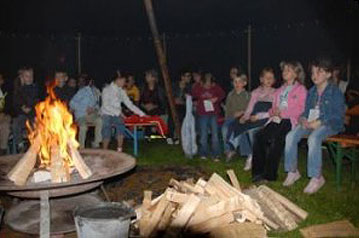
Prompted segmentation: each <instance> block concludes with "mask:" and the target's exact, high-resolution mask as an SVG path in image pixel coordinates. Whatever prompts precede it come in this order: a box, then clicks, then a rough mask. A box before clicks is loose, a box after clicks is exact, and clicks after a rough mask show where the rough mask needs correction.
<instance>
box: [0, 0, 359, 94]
mask: <svg viewBox="0 0 359 238" xmlns="http://www.w3.org/2000/svg"><path fill="white" fill-rule="evenodd" d="M153 4H154V10H155V14H156V17H157V21H158V28H159V30H160V32H165V33H166V45H167V57H168V64H169V69H170V73H171V76H172V80H176V79H178V74H179V72H180V71H181V70H182V69H197V68H200V69H202V70H208V71H211V72H213V73H214V74H215V76H216V78H217V81H218V82H219V83H220V84H222V85H223V86H226V85H227V84H228V83H229V82H228V70H229V68H230V66H232V65H241V66H242V67H243V69H244V70H245V71H246V69H247V27H248V25H249V24H251V26H252V29H253V34H252V74H251V75H252V79H253V81H252V86H253V87H255V86H257V85H258V74H259V71H260V70H261V69H262V68H263V67H264V66H272V67H274V68H275V69H276V71H277V73H279V62H280V61H281V60H290V59H295V60H299V61H301V62H302V63H303V65H304V66H305V67H306V66H307V65H308V62H309V61H310V60H312V59H314V58H316V57H317V56H319V55H329V56H331V57H332V58H333V59H334V60H335V61H336V62H338V63H339V64H343V65H345V64H346V62H347V60H348V58H351V60H352V65H353V67H354V68H357V64H358V42H359V41H358V40H359V39H358V36H357V31H358V12H359V10H358V1H355V0H336V1H334V0H325V1H324V0H323V1H322V0H270V1H269V0H251V1H243V0H153ZM79 32H81V44H82V47H81V52H82V54H81V55H82V57H81V58H82V72H86V73H88V74H89V75H90V76H92V77H93V78H95V80H96V83H97V84H98V86H102V85H103V84H104V83H105V82H106V81H108V79H109V77H110V76H111V74H113V72H114V71H115V70H116V69H120V70H121V71H125V72H132V73H134V74H135V75H136V76H137V80H138V81H139V84H141V82H142V81H143V72H144V71H145V70H147V69H150V68H156V69H158V64H157V58H156V54H155V51H154V47H153V43H152V38H151V34H150V31H149V26H148V21H147V16H146V12H145V8H144V5H143V1H142V0H127V1H124V0H106V1H100V0H76V1H65V0H61V1H60V0H48V1H37V0H32V1H20V0H13V1H8V0H2V1H1V3H0V72H1V73H3V74H4V75H5V77H6V78H7V79H8V80H7V84H8V85H9V86H11V84H12V80H13V78H14V77H15V76H16V72H17V70H18V69H19V68H20V67H21V66H24V65H30V66H33V67H34V69H35V78H36V80H37V82H38V83H39V84H42V83H43V82H44V80H45V78H49V77H51V75H52V73H53V71H54V69H55V68H65V69H66V70H67V71H68V73H69V74H70V75H74V76H75V75H76V74H77V73H78V72H77V63H76V62H77V53H76V47H77V41H76V37H77V35H78V33H79ZM277 77H280V75H279V74H277Z"/></svg>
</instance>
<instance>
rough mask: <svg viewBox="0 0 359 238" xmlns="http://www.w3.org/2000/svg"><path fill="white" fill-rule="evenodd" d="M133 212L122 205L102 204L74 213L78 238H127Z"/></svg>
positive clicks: (81, 208)
mask: <svg viewBox="0 0 359 238" xmlns="http://www.w3.org/2000/svg"><path fill="white" fill-rule="evenodd" d="M134 214H135V213H134V210H133V209H132V208H130V207H128V206H127V205H125V204H123V203H102V204H100V205H98V206H94V207H80V208H77V209H76V210H75V211H74V217H75V224H76V232H77V236H78V238H99V237H103V238H105V237H106V238H127V237H128V231H129V227H130V221H131V220H130V218H131V217H132V216H134Z"/></svg>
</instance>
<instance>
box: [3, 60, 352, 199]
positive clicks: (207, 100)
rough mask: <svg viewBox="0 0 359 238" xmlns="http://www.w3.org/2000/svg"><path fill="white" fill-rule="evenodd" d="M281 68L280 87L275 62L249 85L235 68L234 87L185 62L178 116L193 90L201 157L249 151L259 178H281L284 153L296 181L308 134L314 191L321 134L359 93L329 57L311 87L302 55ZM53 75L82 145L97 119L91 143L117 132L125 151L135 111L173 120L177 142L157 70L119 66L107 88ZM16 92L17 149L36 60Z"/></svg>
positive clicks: (30, 103) (35, 95)
mask: <svg viewBox="0 0 359 238" xmlns="http://www.w3.org/2000/svg"><path fill="white" fill-rule="evenodd" d="M280 69H281V72H282V74H281V77H280V78H281V79H282V80H281V83H280V84H281V85H280V86H279V87H277V88H276V87H275V86H274V85H275V84H278V83H279V80H277V78H276V77H275V71H274V69H273V68H271V67H265V68H263V69H262V71H261V72H260V78H259V81H260V85H259V87H257V88H256V89H254V90H253V91H252V92H249V91H247V90H246V88H247V84H248V78H247V76H246V75H245V74H244V73H243V72H241V69H240V67H232V68H231V69H230V73H229V75H230V80H231V81H228V82H227V84H228V85H232V86H233V88H231V89H230V90H227V92H226V91H225V90H224V89H222V87H221V86H220V84H219V82H217V81H216V79H215V77H214V75H213V74H212V73H210V72H202V71H200V70H197V71H195V72H191V71H188V70H184V71H182V72H181V73H180V77H179V79H178V80H175V82H174V83H173V94H174V101H175V107H176V112H177V116H178V118H179V120H180V122H182V121H183V120H184V117H185V114H186V95H191V96H192V99H193V105H194V107H193V108H191V110H193V114H194V116H195V124H196V133H197V134H198V143H199V158H200V159H203V160H205V159H208V158H210V157H211V158H212V159H213V160H215V161H219V160H220V158H221V154H222V153H223V152H224V154H225V158H226V161H227V162H229V161H231V160H232V159H233V158H234V157H235V155H236V154H237V153H240V155H241V156H243V157H246V158H247V159H246V163H245V167H244V170H246V171H249V170H251V171H252V179H253V181H254V182H261V181H267V180H268V181H273V180H276V179H277V171H278V167H279V162H280V158H281V157H282V155H284V167H285V171H286V172H287V173H288V174H287V178H286V179H285V181H284V182H283V185H284V186H291V185H292V184H294V183H295V182H296V181H297V180H298V179H299V178H300V177H301V174H300V172H299V171H298V166H297V160H298V143H299V142H300V141H301V139H302V138H303V137H305V136H308V142H307V144H308V154H307V160H308V169H307V174H308V176H309V177H310V178H311V180H310V182H309V184H308V185H307V186H306V188H305V189H304V192H305V193H309V194H311V193H315V192H316V191H318V190H319V189H320V188H321V187H322V186H323V185H324V183H325V179H324V177H323V175H322V169H321V168H322V149H321V148H322V147H321V146H322V142H323V141H324V140H325V139H326V138H327V137H329V136H331V135H335V134H338V133H341V132H343V131H344V130H345V110H346V108H347V107H354V106H355V105H357V104H358V95H357V92H356V91H353V90H352V91H351V90H349V89H348V83H347V82H346V81H343V80H341V77H340V76H341V74H340V71H339V69H338V68H336V67H333V65H332V63H331V61H330V60H329V59H320V60H317V61H314V62H312V63H311V64H310V69H309V71H310V78H311V81H312V83H313V86H312V87H311V88H310V89H309V90H307V88H306V87H305V84H304V81H305V79H306V77H305V76H306V75H305V70H304V68H303V66H302V64H301V63H299V62H297V61H288V62H282V63H281V64H280ZM53 78H54V79H55V83H56V86H55V88H54V92H55V94H56V96H57V98H59V99H61V100H62V101H64V102H65V103H67V104H68V106H69V109H70V110H71V111H72V112H73V114H74V117H75V121H76V124H77V125H78V128H79V133H78V138H79V143H80V147H81V148H85V146H86V139H87V132H88V127H89V126H90V125H91V126H94V127H95V130H94V140H93V141H92V143H91V146H92V147H93V148H98V147H100V146H101V144H102V148H104V149H107V148H108V147H109V143H110V140H111V137H112V136H113V135H115V138H116V140H117V150H118V151H122V146H123V139H124V134H125V124H124V118H125V117H126V116H128V115H131V114H136V115H139V116H146V115H156V116H161V117H163V119H164V120H165V121H167V122H168V126H169V134H168V137H167V143H168V144H169V145H173V144H179V135H176V133H175V128H174V127H175V126H174V125H175V123H174V121H173V119H172V116H170V113H168V112H169V110H168V103H167V101H168V100H167V97H166V94H165V91H164V90H163V88H162V87H161V86H160V83H159V76H158V74H157V72H156V71H155V70H148V71H146V72H145V74H144V82H143V86H142V87H139V86H137V84H136V80H135V77H134V75H133V74H123V73H121V72H120V71H116V72H115V73H114V75H113V76H112V77H111V82H110V83H109V84H107V85H105V87H104V88H103V89H102V90H99V89H98V88H97V87H96V86H95V82H94V80H93V79H91V78H90V77H89V76H88V75H86V74H82V75H80V76H79V77H78V79H74V78H69V76H68V74H67V73H66V71H63V70H58V71H56V72H55V73H54V75H53ZM3 84H4V78H3V77H2V75H0V89H1V88H2V85H3ZM12 95H13V100H12V101H13V103H12V104H13V105H12V107H13V115H12V116H11V117H10V116H9V115H8V114H6V113H4V111H3V109H4V105H5V104H6V102H7V100H6V97H7V93H6V92H3V91H2V90H0V111H1V113H0V149H1V150H0V153H1V154H5V153H6V151H7V146H8V138H9V135H10V133H12V137H13V143H14V144H15V145H16V147H17V151H18V152H21V151H22V150H23V148H24V143H23V142H24V131H25V129H26V126H25V123H26V121H30V122H33V120H34V117H35V111H34V107H35V105H36V104H37V103H38V102H39V100H40V90H39V87H38V86H37V84H36V83H35V82H34V71H33V69H32V68H30V67H24V68H22V69H20V70H19V72H18V77H17V78H16V79H15V82H14V91H13V93H12ZM113 128H114V129H115V130H114V131H115V133H113ZM346 128H347V130H350V131H351V132H352V133H358V126H357V125H355V123H353V120H352V121H351V122H350V121H347V123H346ZM209 137H210V138H209ZM221 139H222V140H221ZM209 141H210V143H209ZM221 141H223V143H222V142H221ZM222 145H223V146H222ZM222 148H223V149H222Z"/></svg>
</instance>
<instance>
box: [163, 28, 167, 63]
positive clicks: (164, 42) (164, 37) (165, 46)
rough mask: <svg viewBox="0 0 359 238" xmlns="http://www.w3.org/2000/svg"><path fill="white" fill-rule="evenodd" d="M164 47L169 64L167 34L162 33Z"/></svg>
mask: <svg viewBox="0 0 359 238" xmlns="http://www.w3.org/2000/svg"><path fill="white" fill-rule="evenodd" d="M162 45H163V53H164V55H165V57H166V62H167V39H166V33H162Z"/></svg>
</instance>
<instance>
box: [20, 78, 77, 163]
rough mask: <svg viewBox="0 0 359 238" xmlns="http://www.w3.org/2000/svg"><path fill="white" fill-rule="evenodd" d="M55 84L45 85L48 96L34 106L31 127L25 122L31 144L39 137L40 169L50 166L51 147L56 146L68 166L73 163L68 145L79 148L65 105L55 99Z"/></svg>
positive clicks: (75, 129) (74, 128)
mask: <svg viewBox="0 0 359 238" xmlns="http://www.w3.org/2000/svg"><path fill="white" fill-rule="evenodd" d="M54 87H55V82H52V83H49V84H48V85H47V87H46V88H47V93H48V96H47V97H46V99H45V100H44V101H42V102H39V103H38V104H37V105H36V106H35V112H36V118H35V122H34V124H33V126H31V124H30V123H29V121H27V122H26V126H27V128H28V131H29V135H28V138H29V140H30V143H31V144H33V143H34V140H35V138H36V137H38V136H39V137H40V141H41V142H40V152H39V159H40V167H43V168H48V167H49V166H50V164H51V147H52V146H57V147H58V148H59V152H60V154H61V157H62V158H63V160H64V161H65V162H66V163H68V165H69V166H73V161H72V159H71V156H70V154H69V152H68V144H69V143H72V145H73V146H74V147H75V148H78V147H79V143H78V142H77V140H76V132H77V128H76V126H75V124H74V123H73V117H72V114H71V113H70V111H69V110H68V108H67V105H66V104H65V103H64V102H62V101H61V100H60V99H58V98H56V95H55V92H54Z"/></svg>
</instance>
